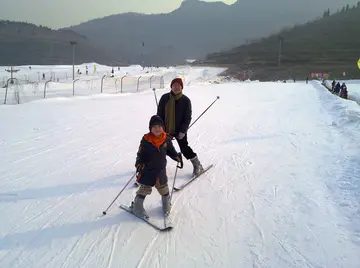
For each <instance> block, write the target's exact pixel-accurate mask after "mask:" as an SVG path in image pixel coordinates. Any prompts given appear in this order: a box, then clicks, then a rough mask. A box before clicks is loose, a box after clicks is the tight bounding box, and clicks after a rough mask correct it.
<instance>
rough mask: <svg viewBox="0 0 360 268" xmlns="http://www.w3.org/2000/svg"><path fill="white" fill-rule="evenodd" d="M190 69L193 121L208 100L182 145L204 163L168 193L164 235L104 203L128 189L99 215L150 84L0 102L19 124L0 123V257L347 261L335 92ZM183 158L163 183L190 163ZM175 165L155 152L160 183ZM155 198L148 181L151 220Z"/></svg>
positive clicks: (347, 147) (23, 263)
mask: <svg viewBox="0 0 360 268" xmlns="http://www.w3.org/2000/svg"><path fill="white" fill-rule="evenodd" d="M183 70H186V69H179V70H178V72H179V73H182V71H183ZM191 72H193V73H191ZM201 73H202V71H201V69H200V70H197V69H196V68H193V69H192V70H190V71H189V73H188V74H187V78H186V79H187V84H189V83H190V84H191V86H190V87H186V89H185V91H186V92H185V94H187V95H188V96H189V97H190V98H191V99H192V102H193V121H194V120H195V119H196V117H197V116H198V115H200V114H201V112H202V111H203V110H204V109H206V108H207V106H208V105H209V104H210V103H211V102H212V101H213V100H214V99H215V97H216V96H218V95H219V96H220V97H221V98H220V99H219V100H218V101H217V103H215V104H214V106H213V107H212V108H211V109H210V110H209V111H208V112H207V113H206V114H205V115H204V116H203V117H202V118H201V119H200V120H199V121H198V122H196V124H195V125H194V126H193V127H192V128H191V129H190V131H189V142H190V145H191V147H192V148H194V150H195V151H196V152H197V153H198V155H199V158H200V160H201V161H202V163H203V165H204V167H205V166H207V165H209V164H211V163H212V164H214V167H213V168H211V169H210V170H209V171H208V172H206V173H205V174H203V175H202V176H200V177H199V178H198V179H197V180H195V181H194V182H192V183H191V184H190V185H189V186H188V187H186V188H185V189H183V190H181V191H179V192H174V193H173V197H172V198H173V199H172V203H173V206H172V219H173V224H174V228H173V229H172V230H171V231H169V232H158V231H156V230H154V228H152V227H151V226H148V225H147V224H146V223H144V222H142V221H141V220H139V219H137V218H135V217H134V216H132V215H130V214H129V213H126V212H124V211H122V210H121V209H119V208H117V206H118V205H119V204H129V203H130V202H131V200H132V199H133V197H134V195H135V192H136V191H137V188H131V187H129V188H128V189H126V190H125V191H124V193H123V194H122V195H121V196H120V198H119V200H117V201H116V202H115V204H114V206H113V207H112V208H111V209H110V210H109V212H108V215H106V216H99V214H100V213H101V211H102V210H103V209H104V208H106V207H107V205H108V204H109V203H110V202H111V201H112V199H113V198H114V197H115V196H116V194H117V193H118V192H119V191H120V189H121V188H122V187H123V186H124V185H125V183H126V182H127V181H128V180H129V179H130V177H131V175H132V172H133V169H134V167H133V165H134V161H135V156H136V150H137V148H138V145H139V142H140V139H141V137H142V135H143V134H144V133H145V132H146V131H147V130H148V125H147V124H148V120H149V118H150V116H151V115H152V114H153V113H155V112H156V109H155V105H154V100H153V94H152V92H149V94H135V95H129V96H124V97H122V98H116V97H114V98H106V99H101V98H100V99H96V97H94V99H81V98H80V99H78V100H76V99H75V98H74V99H69V100H63V101H62V102H63V104H61V102H56V101H54V100H52V101H40V102H37V103H29V104H24V105H20V106H14V107H11V108H12V109H4V110H3V114H0V116H1V117H2V119H3V120H7V121H8V122H16V121H19V120H22V121H23V122H24V124H16V125H10V124H7V126H8V127H7V128H6V130H5V131H4V132H3V133H1V134H0V135H1V136H0V140H1V144H0V174H1V175H0V186H1V187H2V190H1V193H0V207H1V209H2V210H3V213H4V215H7V217H6V218H4V219H5V220H4V221H2V223H1V224H0V226H1V227H2V228H1V231H0V264H1V266H2V267H14V268H16V267H19V268H23V267H60V268H65V267H106V268H111V267H139V268H140V267H269V268H270V267H316V268H317V267H357V266H356V265H357V264H358V263H359V262H360V257H359V254H358V252H359V249H360V248H359V247H360V242H359V241H360V239H359V237H360V235H359V233H360V232H359V231H358V230H359V227H358V225H356V219H358V218H360V216H359V215H357V214H356V208H357V207H356V206H357V203H355V201H353V203H350V201H351V200H354V198H353V197H352V196H351V191H350V190H351V187H356V185H355V186H354V185H351V183H350V181H351V178H353V177H356V176H357V174H358V169H357V168H356V163H359V161H360V160H358V159H356V158H355V155H356V149H352V147H351V145H353V144H354V143H355V141H356V140H357V138H358V137H359V136H356V132H354V127H356V126H358V123H349V124H345V123H344V124H342V122H341V121H337V118H338V116H340V115H339V114H338V113H336V112H332V110H333V109H334V107H343V106H342V105H344V104H343V103H342V101H343V100H338V99H334V100H333V99H331V98H332V95H329V96H328V95H327V94H328V92H326V91H324V90H323V89H322V87H321V86H318V84H317V82H314V83H313V84H311V85H305V84H301V83H299V84H283V83H228V84H219V85H214V84H206V83H205V84H203V85H200V84H199V85H196V79H197V77H198V76H199V75H201ZM150 93H151V94H150ZM158 94H159V96H160V95H161V94H162V92H161V93H158ZM159 96H158V97H159ZM330 104H331V105H332V106H330ZM64 108H66V109H64ZM15 109H17V111H16V112H12V110H14V111H15ZM354 109H357V108H354ZM46 111H47V112H46ZM138 111H141V114H140V113H138V114H136V112H138ZM359 114H360V111H359ZM60 115H61V116H60ZM356 116H357V115H356V112H352V113H349V118H350V119H348V118H345V117H342V119H343V120H350V122H352V121H351V120H355V119H354V118H355V117H356ZM54 118H57V120H54ZM344 118H345V119H344ZM35 119H38V121H34V120H35ZM334 121H336V124H334V123H333V122H334ZM344 122H348V121H344ZM129 126H130V128H129ZM341 126H343V128H340V127H341ZM346 131H349V132H346ZM348 133H351V135H348ZM344 134H346V135H345V138H344ZM339 137H342V143H341V142H336V143H334V140H337V139H339ZM174 145H175V147H176V148H178V146H177V143H176V142H174ZM343 153H344V154H349V155H344V156H343V155H341V154H343ZM336 158H337V159H339V160H338V161H337V162H336ZM351 161H352V162H351ZM349 163H355V164H354V165H355V166H354V168H351V167H348V165H349ZM184 164H185V165H184V168H183V169H182V170H179V171H178V178H177V179H178V180H177V183H176V185H180V184H182V183H183V182H185V180H186V179H187V178H188V177H189V175H190V174H191V172H192V167H191V164H190V161H186V160H184ZM175 165H176V163H175V162H174V161H172V160H171V159H169V160H168V178H169V185H172V181H173V176H174V172H175ZM344 174H345V176H344ZM339 183H341V187H340V190H337V188H339V187H338V185H339ZM130 185H131V184H130ZM343 194H346V196H345V197H343ZM345 198H346V199H345ZM335 200H336V201H337V202H339V203H340V205H339V204H338V203H337V202H335ZM160 206H161V201H160V197H159V194H158V193H157V191H156V189H153V193H152V195H151V196H149V197H147V198H146V202H145V208H146V209H147V210H148V213H149V214H150V216H152V217H153V218H154V219H155V220H157V221H158V222H159V223H163V221H162V216H161V213H160V211H161V208H160ZM341 206H342V207H341ZM343 208H344V209H343Z"/></svg>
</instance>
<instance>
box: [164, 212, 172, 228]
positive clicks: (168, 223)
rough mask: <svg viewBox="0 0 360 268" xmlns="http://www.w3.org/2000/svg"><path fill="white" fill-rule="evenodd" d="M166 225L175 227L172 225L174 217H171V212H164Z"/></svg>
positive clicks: (166, 226)
mask: <svg viewBox="0 0 360 268" xmlns="http://www.w3.org/2000/svg"><path fill="white" fill-rule="evenodd" d="M164 226H165V228H169V229H171V228H172V227H173V226H172V218H171V215H170V213H169V214H164Z"/></svg>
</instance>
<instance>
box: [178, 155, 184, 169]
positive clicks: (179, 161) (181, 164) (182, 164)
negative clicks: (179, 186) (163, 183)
mask: <svg viewBox="0 0 360 268" xmlns="http://www.w3.org/2000/svg"><path fill="white" fill-rule="evenodd" d="M176 160H177V161H178V163H180V165H179V166H178V167H179V168H183V167H184V162H183V160H182V155H181V153H178V156H177V157H176Z"/></svg>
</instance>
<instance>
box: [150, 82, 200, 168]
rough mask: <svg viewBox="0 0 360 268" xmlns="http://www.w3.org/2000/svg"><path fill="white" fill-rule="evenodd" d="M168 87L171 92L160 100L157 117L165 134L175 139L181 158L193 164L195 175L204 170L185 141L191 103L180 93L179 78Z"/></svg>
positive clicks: (190, 113) (182, 85)
mask: <svg viewBox="0 0 360 268" xmlns="http://www.w3.org/2000/svg"><path fill="white" fill-rule="evenodd" d="M170 87H171V91H170V92H169V93H166V94H164V95H162V96H161V98H160V101H159V106H158V111H157V115H158V116H160V117H161V118H162V120H164V122H165V130H166V132H167V133H168V134H169V135H171V136H172V137H174V138H175V139H176V141H177V143H178V144H179V147H180V151H181V153H182V154H183V156H184V157H185V158H186V159H187V160H190V161H191V163H192V164H193V175H197V174H199V173H200V172H202V171H203V170H204V169H203V167H202V165H201V163H200V161H199V158H198V156H197V154H196V153H195V152H194V151H193V150H192V149H191V147H190V146H189V144H188V140H187V131H188V128H189V125H190V122H191V117H192V108H191V101H190V99H189V98H188V97H187V96H185V95H184V94H183V93H182V90H183V88H184V84H183V81H182V79H181V78H175V79H174V80H172V81H171V84H170Z"/></svg>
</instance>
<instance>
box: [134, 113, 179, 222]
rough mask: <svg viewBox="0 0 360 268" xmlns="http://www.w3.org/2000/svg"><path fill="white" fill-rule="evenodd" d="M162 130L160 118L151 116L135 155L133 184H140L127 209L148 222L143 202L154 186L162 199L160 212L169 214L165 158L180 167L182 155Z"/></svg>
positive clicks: (162, 125) (162, 123)
mask: <svg viewBox="0 0 360 268" xmlns="http://www.w3.org/2000/svg"><path fill="white" fill-rule="evenodd" d="M164 129H165V126H164V122H163V120H162V119H161V117H159V116H157V115H154V116H152V117H151V119H150V122H149V130H150V132H148V133H147V134H145V135H144V136H143V138H142V140H141V142H140V146H139V149H138V152H137V157H136V162H135V167H136V171H137V173H138V174H137V179H136V181H137V182H138V183H139V184H140V188H139V190H138V191H137V192H136V197H135V200H134V201H133V202H132V204H131V206H130V208H131V209H132V211H133V212H134V214H136V215H137V216H140V217H146V218H149V216H148V214H147V213H146V211H145V209H144V200H145V197H146V196H147V195H150V194H151V191H152V187H154V186H155V188H156V189H157V191H158V192H159V194H160V195H161V199H162V206H163V211H164V213H165V214H168V213H169V212H170V208H171V204H170V202H169V198H170V195H169V187H168V183H167V182H168V178H167V175H166V163H167V161H166V156H167V155H168V156H170V158H172V159H173V160H175V161H177V162H179V163H180V168H182V166H183V162H182V156H181V153H177V152H176V150H175V148H174V145H173V143H172V141H171V138H170V137H168V136H167V134H166V133H165V132H164Z"/></svg>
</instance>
